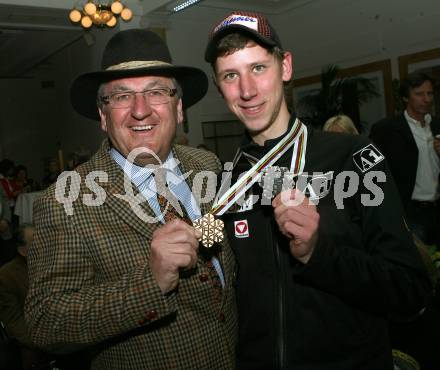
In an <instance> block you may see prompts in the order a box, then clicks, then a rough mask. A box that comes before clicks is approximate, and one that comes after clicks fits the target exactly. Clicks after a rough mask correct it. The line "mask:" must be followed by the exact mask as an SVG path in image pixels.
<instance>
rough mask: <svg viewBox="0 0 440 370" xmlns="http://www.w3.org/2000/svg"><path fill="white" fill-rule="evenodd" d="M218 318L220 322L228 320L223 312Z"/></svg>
mask: <svg viewBox="0 0 440 370" xmlns="http://www.w3.org/2000/svg"><path fill="white" fill-rule="evenodd" d="M218 319H219V321H220V322H225V320H226V317H225V314H224V313H223V312H221V313H220V315H218Z"/></svg>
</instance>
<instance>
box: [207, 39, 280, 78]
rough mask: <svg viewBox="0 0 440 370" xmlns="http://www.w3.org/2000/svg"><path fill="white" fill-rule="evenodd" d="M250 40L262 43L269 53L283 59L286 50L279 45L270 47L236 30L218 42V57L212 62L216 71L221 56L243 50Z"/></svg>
mask: <svg viewBox="0 0 440 370" xmlns="http://www.w3.org/2000/svg"><path fill="white" fill-rule="evenodd" d="M250 42H251V43H254V44H256V45H260V46H261V47H262V48H264V49H266V50H267V51H268V52H269V54H272V55H274V56H275V58H276V59H277V60H278V61H280V62H282V61H283V58H284V51H283V50H281V49H280V48H279V47H278V46H273V47H270V48H268V47H267V46H265V45H261V44H259V43H258V42H257V41H255V40H254V39H253V38H252V37H250V36H247V35H244V34H242V33H238V32H234V33H229V34H227V35H226V36H225V37H223V38H222V39H220V41H219V42H218V43H217V45H216V53H215V55H216V57H215V60H214V61H213V62H212V63H211V66H212V69H213V70H214V71H215V62H216V60H217V58H218V57H219V56H225V55H230V54H233V53H235V52H236V51H238V50H242V49H244V48H245V47H246V45H247V44H248V43H250Z"/></svg>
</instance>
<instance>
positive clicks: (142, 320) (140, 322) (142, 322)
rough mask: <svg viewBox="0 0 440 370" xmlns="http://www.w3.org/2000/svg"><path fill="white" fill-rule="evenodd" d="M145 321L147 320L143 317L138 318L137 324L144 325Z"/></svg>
mask: <svg viewBox="0 0 440 370" xmlns="http://www.w3.org/2000/svg"><path fill="white" fill-rule="evenodd" d="M146 322H147V321H146V320H145V319H140V320H139V321H138V324H139V325H140V326H142V325H145V323H146Z"/></svg>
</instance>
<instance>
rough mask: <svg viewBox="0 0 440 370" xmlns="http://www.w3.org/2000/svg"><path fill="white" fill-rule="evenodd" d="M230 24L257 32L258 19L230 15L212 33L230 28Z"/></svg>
mask: <svg viewBox="0 0 440 370" xmlns="http://www.w3.org/2000/svg"><path fill="white" fill-rule="evenodd" d="M232 24H239V25H241V26H244V27H247V28H250V29H253V30H255V31H257V32H258V18H255V17H248V16H245V15H240V14H231V15H230V16H229V17H228V18H225V19H224V20H223V22H222V23H220V24H219V25H218V26H217V27H216V28H215V29H214V33H215V32H217V31H218V30H220V29H222V28H224V27H227V26H230V25H232Z"/></svg>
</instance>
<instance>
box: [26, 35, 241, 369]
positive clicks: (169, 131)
mask: <svg viewBox="0 0 440 370" xmlns="http://www.w3.org/2000/svg"><path fill="white" fill-rule="evenodd" d="M206 89H207V78H206V76H205V74H204V73H203V72H202V71H200V70H198V69H195V68H190V67H182V66H175V65H173V64H171V57H170V54H169V51H168V48H167V46H166V45H165V43H164V42H163V41H162V40H161V39H160V38H159V37H158V36H157V35H155V34H154V33H152V32H150V31H146V30H128V31H122V32H119V33H118V34H116V35H115V36H114V37H113V38H112V39H111V40H110V41H109V43H108V44H107V46H106V49H105V51H104V55H103V60H102V71H99V72H93V73H88V74H85V75H83V76H80V77H78V78H77V79H76V80H75V81H74V83H73V86H72V90H71V99H72V103H73V106H74V107H75V109H76V110H77V111H78V112H79V113H81V114H83V115H84V116H86V117H90V118H98V117H99V119H100V122H101V128H102V129H103V130H104V131H105V132H106V133H107V135H108V139H107V140H105V141H104V143H103V145H102V147H101V148H100V150H99V151H98V152H97V153H96V154H95V155H94V157H93V158H91V160H90V161H88V162H86V163H85V164H83V165H81V166H80V167H78V168H77V173H73V172H71V173H67V174H65V175H64V176H61V178H60V179H59V180H58V183H57V184H56V186H55V185H54V186H52V187H50V188H49V189H48V190H47V191H46V193H45V194H44V195H43V196H42V197H41V199H39V201H38V202H37V203H36V205H35V222H36V237H35V243H34V247H33V248H32V250H31V252H30V256H29V265H30V292H29V296H28V299H27V304H26V314H27V319H28V321H29V326H30V330H31V336H32V339H33V341H34V342H35V343H37V344H38V345H40V346H43V347H47V348H51V349H59V350H61V351H62V350H69V349H72V348H75V347H79V346H92V347H93V348H92V350H93V352H94V354H95V356H94V359H93V361H92V368H93V369H106V370H108V369H133V370H139V369H208V368H209V369H228V368H233V367H234V347H235V337H236V334H235V330H236V314H235V309H234V294H233V289H232V284H233V280H232V276H233V270H234V262H233V256H232V254H231V252H230V250H229V249H228V246H227V244H222V245H218V248H214V249H213V250H207V249H205V248H204V247H200V248H199V241H198V238H200V236H201V235H200V232H199V231H196V230H195V229H194V227H192V225H190V224H191V222H189V223H190V224H188V223H186V222H184V221H183V220H182V219H174V220H170V221H167V222H165V220H167V219H168V217H167V216H168V215H169V213H170V212H171V211H172V210H173V209H174V208H176V207H173V206H172V205H171V203H173V204H174V205H176V206H177V207H179V206H182V209H183V213H185V214H186V216H187V217H189V218H190V219H192V220H194V219H196V218H198V217H200V216H201V214H202V213H204V212H206V211H207V210H208V206H209V204H201V205H200V207H199V205H198V204H197V202H196V199H195V197H194V196H193V194H192V193H191V190H190V188H191V186H192V184H193V180H194V177H195V176H196V175H197V172H199V171H201V170H211V171H218V170H219V161H218V159H217V158H216V157H215V156H214V155H211V154H209V153H207V152H205V151H200V150H197V149H193V148H189V147H183V146H172V141H173V139H174V136H175V132H176V125H177V124H180V123H181V122H182V117H183V107H185V108H188V107H189V106H191V105H193V104H195V103H196V102H197V101H199V100H200V99H201V98H202V97H203V96H204V94H205V92H206ZM182 94H183V95H182ZM96 101H97V102H98V110H97V109H96V103H95V102H96ZM98 112H99V116H98ZM132 159H135V163H134V164H132V163H131V162H130V161H132ZM160 163H163V165H162V168H165V169H166V170H167V171H166V175H165V180H163V177H160V176H156V174H157V173H156V172H154V173H152V168H151V166H150V165H158V164H160ZM159 178H162V180H161V181H165V182H166V185H168V187H167V189H169V191H168V192H167V193H165V194H168V195H171V196H172V197H174V200H178V202H171V200H170V205H169V207H168V211H170V212H168V213H166V214H165V213H162V208H161V205H162V202H161V201H160V199H159V198H160V197H156V192H155V191H151V190H154V189H155V188H157V187H158V186H159V182H158V181H157V180H158V179H159ZM183 178H186V180H183ZM176 179H180V181H176ZM95 180H96V181H95ZM130 180H131V181H130ZM68 183H69V184H70V187H69V186H67V185H66V184H68ZM162 185H163V184H162ZM72 194H74V198H75V201H74V202H73V201H72V202H71V203H68V201H67V200H66V199H68V198H69V197H70V196H72ZM69 199H70V198H69ZM164 212H165V211H164Z"/></svg>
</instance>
